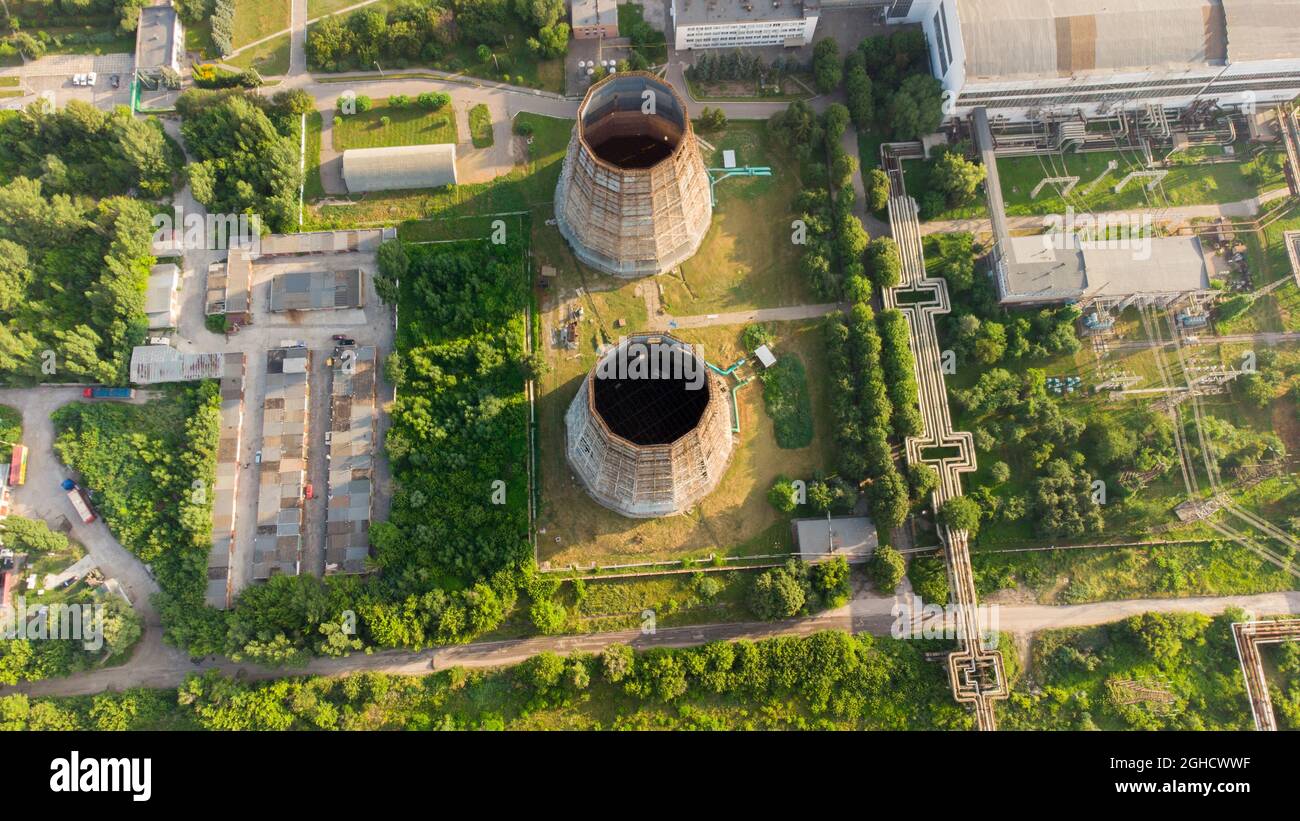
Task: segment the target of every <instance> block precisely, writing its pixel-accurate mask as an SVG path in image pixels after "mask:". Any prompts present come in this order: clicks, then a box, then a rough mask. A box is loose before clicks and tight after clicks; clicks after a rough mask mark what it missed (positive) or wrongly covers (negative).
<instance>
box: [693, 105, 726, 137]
mask: <svg viewBox="0 0 1300 821" xmlns="http://www.w3.org/2000/svg"><path fill="white" fill-rule="evenodd" d="M699 122H700V130H701V131H721V130H722V129H724V128H726V127H727V113H726V112H725V111H723V110H722V109H721V108H709V107H708V106H705V107H704V110H703V111H701V112H700V121H699Z"/></svg>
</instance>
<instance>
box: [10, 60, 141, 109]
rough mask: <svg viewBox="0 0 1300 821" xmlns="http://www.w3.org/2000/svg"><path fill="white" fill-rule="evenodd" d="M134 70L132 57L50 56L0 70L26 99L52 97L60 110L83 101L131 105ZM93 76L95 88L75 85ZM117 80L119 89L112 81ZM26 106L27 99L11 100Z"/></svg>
mask: <svg viewBox="0 0 1300 821" xmlns="http://www.w3.org/2000/svg"><path fill="white" fill-rule="evenodd" d="M134 67H135V56H134V55H132V54H101V55H90V54H52V55H50V56H48V57H42V58H41V59H39V60H32V61H31V62H29V63H27V64H26V65H23V66H15V67H13V68H6V69H0V76H6V77H18V78H19V89H20V90H22V91H24V92H25V93H26V94H27V95H35V96H40V95H45V94H53V95H54V102H55V105H57V106H59V107H60V108H62V107H63V106H65V105H67V104H68V102H69V101H71V100H83V101H85V102H88V103H91V104H93V105H95V106H97V107H99V108H111V107H113V106H115V105H130V104H131V88H130V85H131V73H132V71H133V70H134ZM90 72H94V73H95V83H94V85H80V84H77V83H75V82H74V78H76V77H77V75H87V74H89V73H90ZM115 75H116V76H117V78H118V87H117V88H116V89H115V88H113V86H112V78H113V77H114V76H115ZM14 99H15V101H16V102H18V103H20V104H25V103H27V102H30V99H29V97H26V96H25V97H21V98H14Z"/></svg>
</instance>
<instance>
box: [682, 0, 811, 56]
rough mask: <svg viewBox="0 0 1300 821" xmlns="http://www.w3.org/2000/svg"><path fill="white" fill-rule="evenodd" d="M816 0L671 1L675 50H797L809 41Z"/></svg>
mask: <svg viewBox="0 0 1300 821" xmlns="http://www.w3.org/2000/svg"><path fill="white" fill-rule="evenodd" d="M819 5H820V4H819V3H817V2H816V0H805V2H798V0H672V5H671V6H670V7H669V12H670V13H671V15H672V19H673V30H674V32H675V48H676V49H677V50H678V51H687V50H690V49H697V48H754V47H758V46H786V47H788V48H801V47H803V46H806V45H808V44H809V43H811V42H812V40H813V32H815V31H816V30H817V19H818V17H819V16H820V10H819Z"/></svg>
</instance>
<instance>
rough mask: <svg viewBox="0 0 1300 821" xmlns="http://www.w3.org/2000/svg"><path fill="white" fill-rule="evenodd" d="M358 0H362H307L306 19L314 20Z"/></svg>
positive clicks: (359, 0) (353, 3) (354, 3)
mask: <svg viewBox="0 0 1300 821" xmlns="http://www.w3.org/2000/svg"><path fill="white" fill-rule="evenodd" d="M360 2H362V0H307V19H308V20H315V19H316V18H317V17H324V16H325V15H327V14H334V13H335V12H337V11H339V10H340V9H345V8H347V7H349V6H355V5H356V4H358V3H360ZM380 2H382V0H380Z"/></svg>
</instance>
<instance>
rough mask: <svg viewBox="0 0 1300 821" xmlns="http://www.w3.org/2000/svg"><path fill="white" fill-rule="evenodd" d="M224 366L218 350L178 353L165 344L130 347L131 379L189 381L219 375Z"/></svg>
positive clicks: (142, 382) (150, 382)
mask: <svg viewBox="0 0 1300 821" xmlns="http://www.w3.org/2000/svg"><path fill="white" fill-rule="evenodd" d="M224 370H225V361H224V355H223V354H219V353H181V352H180V351H178V350H176V349H175V348H173V347H171V346H169V345H137V346H135V347H134V348H132V349H131V382H133V383H134V384H136V385H154V384H157V383H159V382H191V381H193V380H196V379H220V378H221V376H222V373H223V372H224Z"/></svg>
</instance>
